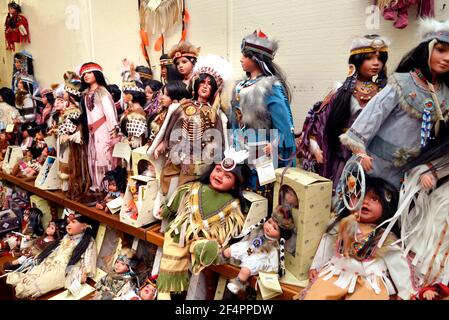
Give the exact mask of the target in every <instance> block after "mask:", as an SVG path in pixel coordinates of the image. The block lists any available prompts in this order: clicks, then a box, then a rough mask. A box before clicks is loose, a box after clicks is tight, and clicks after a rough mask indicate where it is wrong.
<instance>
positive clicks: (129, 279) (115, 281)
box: [92, 248, 136, 300]
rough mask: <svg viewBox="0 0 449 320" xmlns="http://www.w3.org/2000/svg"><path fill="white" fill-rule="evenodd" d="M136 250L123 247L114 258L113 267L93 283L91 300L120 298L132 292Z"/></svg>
mask: <svg viewBox="0 0 449 320" xmlns="http://www.w3.org/2000/svg"><path fill="white" fill-rule="evenodd" d="M135 255H136V252H135V251H134V250H131V249H129V248H123V249H122V250H121V252H120V254H119V256H118V257H117V259H116V260H115V263H114V269H113V270H112V271H111V272H109V273H108V274H107V275H105V276H104V277H103V278H101V279H100V281H98V282H97V284H96V285H95V288H96V290H97V291H96V293H95V296H94V298H93V299H92V300H121V299H122V297H124V296H126V295H128V294H129V293H130V292H134V287H135V285H134V278H135V274H134V271H133V267H134V265H135Z"/></svg>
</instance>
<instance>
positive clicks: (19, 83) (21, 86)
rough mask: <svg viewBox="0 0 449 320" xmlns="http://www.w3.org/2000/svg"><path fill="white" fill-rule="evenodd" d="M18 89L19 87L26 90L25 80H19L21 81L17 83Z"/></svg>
mask: <svg viewBox="0 0 449 320" xmlns="http://www.w3.org/2000/svg"><path fill="white" fill-rule="evenodd" d="M17 89H19V90H21V91H24V90H25V88H24V86H23V81H22V80H19V82H18V83H17Z"/></svg>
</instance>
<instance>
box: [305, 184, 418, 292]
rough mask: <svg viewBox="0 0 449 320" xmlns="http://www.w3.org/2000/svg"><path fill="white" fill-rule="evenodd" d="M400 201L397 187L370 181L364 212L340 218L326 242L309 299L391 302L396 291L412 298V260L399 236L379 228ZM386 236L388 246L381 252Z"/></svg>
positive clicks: (312, 276) (316, 264)
mask: <svg viewBox="0 0 449 320" xmlns="http://www.w3.org/2000/svg"><path fill="white" fill-rule="evenodd" d="M397 200H398V196H397V192H396V191H395V188H394V186H392V185H390V184H389V183H387V182H386V181H384V180H382V179H380V178H372V177H369V176H367V177H366V194H365V197H364V200H363V204H362V208H361V209H360V211H358V212H350V211H349V210H347V209H346V210H345V211H343V212H342V213H340V215H339V216H338V217H337V218H336V219H335V220H334V221H333V222H332V223H331V225H330V226H329V227H328V228H327V231H326V233H325V234H324V235H323V237H322V239H321V242H320V245H319V247H318V250H317V252H316V254H315V258H314V260H313V262H312V266H311V267H310V271H309V280H310V284H309V288H308V289H307V290H306V291H305V297H304V299H305V300H340V299H345V300H389V299H390V296H391V295H393V294H395V293H396V291H397V295H398V297H399V298H400V299H404V300H406V299H410V298H411V296H412V295H413V294H414V289H413V285H412V281H411V275H412V273H411V270H410V268H409V264H408V261H407V258H406V257H405V256H404V254H403V251H402V250H401V248H400V246H399V245H397V244H394V242H395V241H396V240H397V238H396V236H395V234H394V233H393V232H388V231H385V229H383V228H380V227H379V226H380V224H381V223H382V222H383V221H386V220H387V219H389V218H391V217H392V216H393V214H394V212H395V211H396V208H397ZM385 232H386V233H385ZM383 235H385V236H386V237H387V238H386V242H385V243H384V244H383V246H382V247H381V248H378V243H379V241H380V240H381V237H382V236H383ZM395 288H396V289H395Z"/></svg>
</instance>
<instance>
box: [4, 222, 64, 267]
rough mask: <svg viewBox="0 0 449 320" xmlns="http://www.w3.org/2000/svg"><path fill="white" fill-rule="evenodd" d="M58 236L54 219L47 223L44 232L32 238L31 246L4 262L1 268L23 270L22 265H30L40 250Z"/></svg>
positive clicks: (57, 238)
mask: <svg viewBox="0 0 449 320" xmlns="http://www.w3.org/2000/svg"><path fill="white" fill-rule="evenodd" d="M59 238H60V232H59V230H58V225H57V224H56V222H54V221H50V222H49V223H48V226H47V228H46V229H45V234H44V235H42V236H40V237H38V238H36V239H34V240H33V243H32V245H31V247H29V248H27V249H24V250H22V252H21V254H22V255H21V256H20V257H19V258H18V259H16V260H13V261H12V262H7V263H5V264H4V266H3V269H4V270H5V271H7V270H17V269H19V268H20V269H19V270H20V271H23V268H22V266H24V267H25V266H30V262H32V261H33V259H34V258H35V257H37V256H38V255H39V254H40V253H41V252H42V251H44V250H45V248H46V247H47V246H49V245H50V244H52V243H53V241H57V240H59Z"/></svg>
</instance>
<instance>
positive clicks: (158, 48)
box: [154, 36, 164, 51]
mask: <svg viewBox="0 0 449 320" xmlns="http://www.w3.org/2000/svg"><path fill="white" fill-rule="evenodd" d="M163 42H164V36H160V37H159V38H157V40H156V43H155V44H154V50H156V51H161V50H162V43H163Z"/></svg>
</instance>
